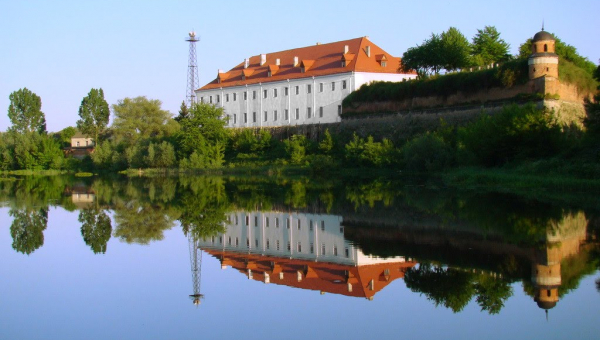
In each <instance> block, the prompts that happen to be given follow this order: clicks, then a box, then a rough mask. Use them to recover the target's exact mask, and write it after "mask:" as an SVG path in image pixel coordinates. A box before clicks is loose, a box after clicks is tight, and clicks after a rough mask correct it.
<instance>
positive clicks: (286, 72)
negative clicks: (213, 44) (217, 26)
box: [200, 37, 413, 90]
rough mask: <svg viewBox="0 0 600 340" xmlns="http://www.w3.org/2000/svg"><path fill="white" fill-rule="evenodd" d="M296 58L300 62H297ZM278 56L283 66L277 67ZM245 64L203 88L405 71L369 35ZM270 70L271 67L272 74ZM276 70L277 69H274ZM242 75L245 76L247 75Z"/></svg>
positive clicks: (398, 59)
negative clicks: (358, 73)
mask: <svg viewBox="0 0 600 340" xmlns="http://www.w3.org/2000/svg"><path fill="white" fill-rule="evenodd" d="M346 46H348V52H347V53H344V52H345V47H346ZM296 57H297V58H298V59H297V61H298V63H297V64H294V59H295V58H296ZM278 59H279V61H280V65H279V66H278V67H277V68H275V67H274V66H276V65H277V60H278ZM381 60H386V61H387V63H385V64H384V65H385V66H382V64H381V62H380V61H381ZM342 61H345V62H346V63H345V64H346V65H345V66H343V63H342ZM244 64H245V62H244V61H242V62H241V63H239V64H238V65H237V66H235V67H234V68H232V69H231V70H229V71H228V72H226V74H227V76H226V77H223V76H221V77H220V82H219V81H218V79H217V78H215V79H214V80H213V81H211V82H210V83H208V84H206V85H204V86H203V87H202V88H200V90H210V89H218V88H222V87H232V86H244V85H250V84H258V83H268V82H275V81H285V80H287V79H299V78H309V77H316V76H324V75H330V74H337V73H348V72H372V73H394V74H401V73H405V72H403V71H400V65H401V59H400V58H398V57H394V56H392V55H390V54H389V53H387V52H386V51H384V50H383V49H381V48H380V47H379V46H377V45H375V44H374V43H372V42H371V41H370V40H369V39H368V38H367V37H362V38H356V39H351V40H344V41H338V42H334V43H329V44H317V45H313V46H307V47H301V48H295V49H291V50H287V51H281V52H274V53H268V54H266V62H265V63H264V64H262V65H261V55H256V56H253V57H250V59H249V65H248V68H244ZM302 67H304V68H305V70H304V72H302V69H301V68H302ZM269 70H271V76H270V77H269V72H268V71H269ZM274 70H276V72H273V71H274ZM411 74H413V73H411ZM221 75H222V73H221ZM242 75H245V78H243V77H242Z"/></svg>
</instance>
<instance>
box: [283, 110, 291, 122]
mask: <svg viewBox="0 0 600 340" xmlns="http://www.w3.org/2000/svg"><path fill="white" fill-rule="evenodd" d="M284 119H285V120H289V119H290V111H289V110H288V109H285V118H284Z"/></svg>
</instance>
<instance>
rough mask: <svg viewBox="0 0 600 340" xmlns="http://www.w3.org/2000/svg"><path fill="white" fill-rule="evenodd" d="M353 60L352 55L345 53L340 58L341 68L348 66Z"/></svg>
mask: <svg viewBox="0 0 600 340" xmlns="http://www.w3.org/2000/svg"><path fill="white" fill-rule="evenodd" d="M352 60H354V54H353V53H346V54H344V55H343V56H342V59H341V61H342V67H346V66H348V65H349V64H350V62H351V61H352Z"/></svg>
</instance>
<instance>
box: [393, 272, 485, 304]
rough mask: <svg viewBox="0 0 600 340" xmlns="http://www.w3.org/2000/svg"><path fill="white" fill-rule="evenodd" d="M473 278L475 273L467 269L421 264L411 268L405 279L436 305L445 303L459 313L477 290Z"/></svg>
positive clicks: (409, 285)
mask: <svg viewBox="0 0 600 340" xmlns="http://www.w3.org/2000/svg"><path fill="white" fill-rule="evenodd" d="M472 278H473V274H472V273H469V272H466V271H462V270H458V269H453V268H447V269H444V268H442V267H438V266H435V267H433V266H431V265H430V264H421V265H419V268H417V269H415V268H411V269H409V270H408V271H407V272H406V275H405V276H404V281H405V282H406V286H407V287H408V288H409V289H410V290H411V291H413V292H419V293H423V294H425V296H426V297H427V299H428V300H431V301H433V303H435V305H436V307H437V306H439V305H443V306H444V307H446V308H450V309H452V311H453V312H455V313H457V312H460V311H461V310H463V308H465V306H466V305H467V304H468V303H469V301H471V297H472V296H473V293H474V291H475V289H474V287H473V285H472V284H471V280H472Z"/></svg>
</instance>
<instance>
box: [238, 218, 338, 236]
mask: <svg viewBox="0 0 600 340" xmlns="http://www.w3.org/2000/svg"><path fill="white" fill-rule="evenodd" d="M258 220H259V219H258V216H254V226H255V227H258ZM284 221H285V226H286V228H287V229H290V227H291V223H292V222H291V219H287V218H286V219H284ZM296 221H297V222H296V226H297V227H298V230H302V220H301V219H299V218H298V219H296ZM228 222H229V223H231V222H232V221H231V219H230V218H228ZM244 222H245V224H244V225H245V226H250V216H246V218H245V221H244ZM274 222H275V228H279V217H275V219H274ZM235 225H239V219H238V217H237V215H236V216H235ZM317 225H318V222H317V221H313V220H309V222H308V228H309V230H310V231H313V228H314V227H316V226H317ZM270 226H271V220H270V219H269V218H268V217H265V227H267V228H269V227H270ZM321 231H325V221H321ZM343 232H344V228H343V227H340V233H343Z"/></svg>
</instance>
